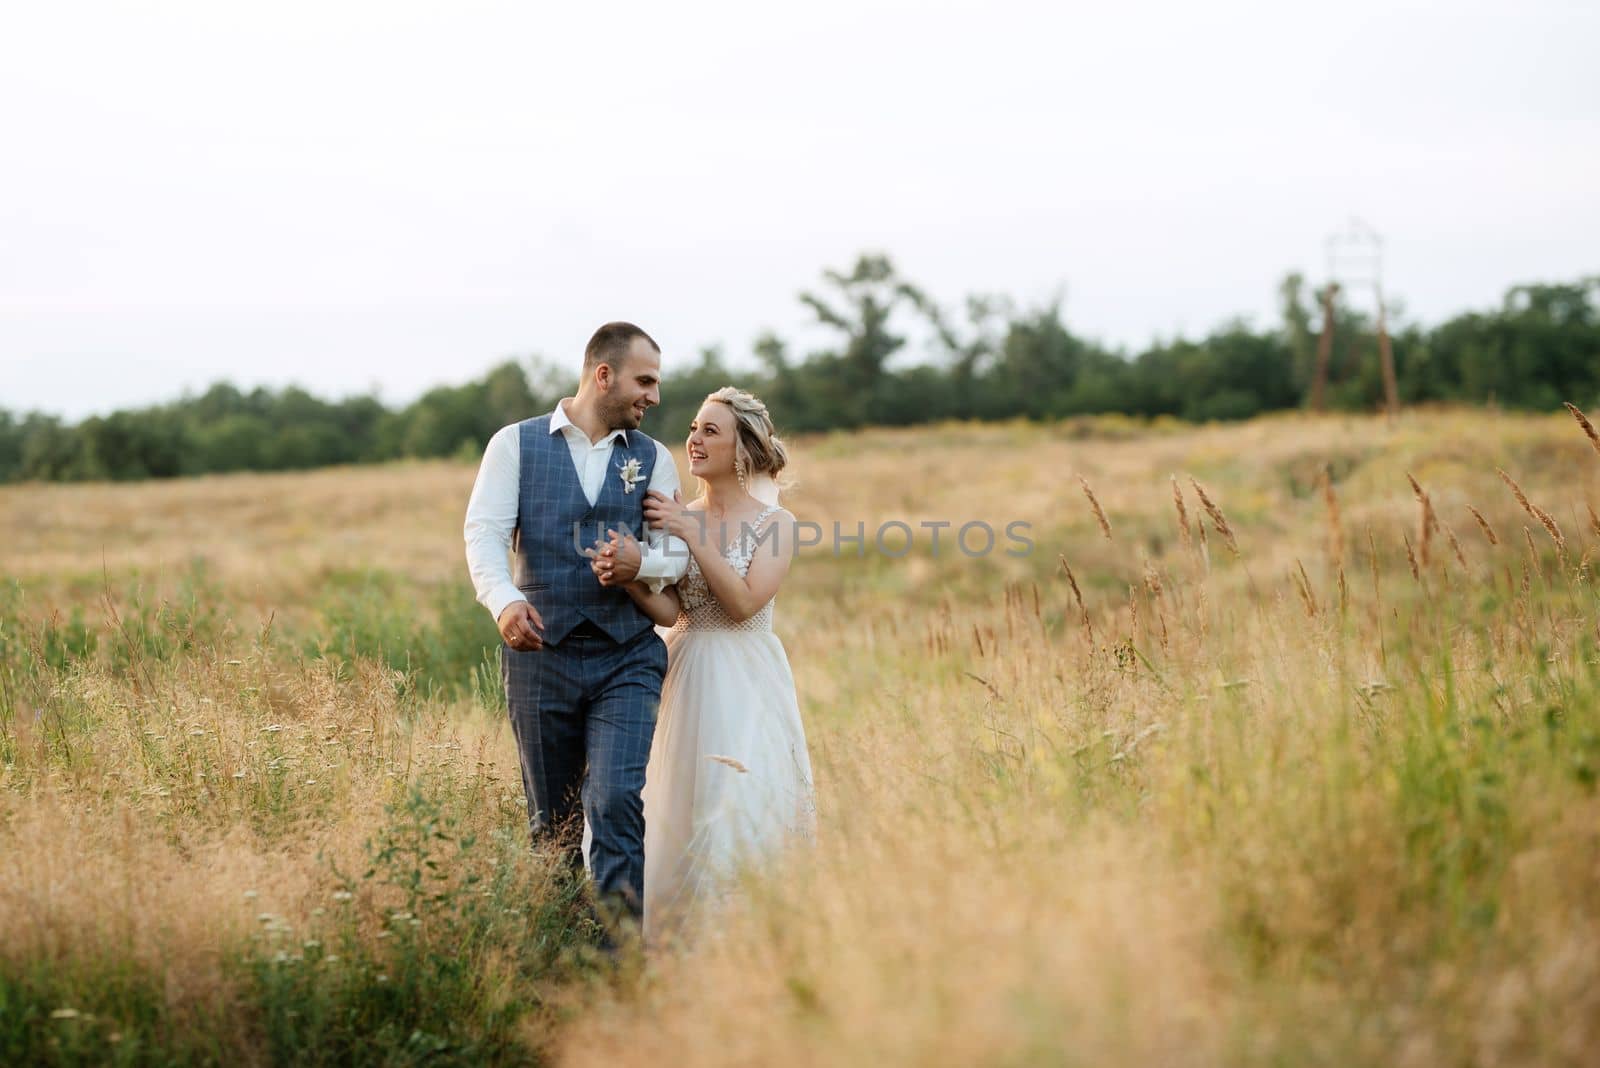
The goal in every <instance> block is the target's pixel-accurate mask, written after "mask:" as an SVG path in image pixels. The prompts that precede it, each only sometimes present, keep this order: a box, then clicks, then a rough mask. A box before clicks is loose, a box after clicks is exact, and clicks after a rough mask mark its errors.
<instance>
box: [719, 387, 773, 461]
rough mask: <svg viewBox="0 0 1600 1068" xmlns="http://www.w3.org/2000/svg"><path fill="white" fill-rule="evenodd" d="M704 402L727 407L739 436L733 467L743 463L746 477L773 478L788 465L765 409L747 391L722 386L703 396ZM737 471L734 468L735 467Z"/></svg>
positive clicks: (758, 400) (752, 394) (735, 443)
mask: <svg viewBox="0 0 1600 1068" xmlns="http://www.w3.org/2000/svg"><path fill="white" fill-rule="evenodd" d="M706 400H707V401H716V402H717V403H718V404H726V405H727V406H728V410H729V411H731V412H733V420H734V425H735V426H737V427H738V431H739V433H738V437H737V438H736V440H735V442H734V455H735V457H736V461H735V462H736V464H742V465H743V466H744V468H745V475H746V477H750V476H754V475H771V476H772V477H773V478H774V479H776V478H777V477H778V473H779V472H780V471H782V470H783V469H784V468H785V467H786V466H788V464H789V450H788V448H787V447H786V446H785V445H784V443H783V439H782V438H780V437H778V434H777V431H776V430H775V429H774V427H773V425H772V416H771V415H769V414H767V406H766V405H765V404H763V403H762V401H761V398H760V397H757V396H756V395H755V394H754V393H751V392H750V391H749V390H746V389H739V388H738V387H736V386H723V387H722V388H721V389H719V390H715V391H713V392H711V393H708V394H707V395H706ZM735 470H737V467H736V468H735Z"/></svg>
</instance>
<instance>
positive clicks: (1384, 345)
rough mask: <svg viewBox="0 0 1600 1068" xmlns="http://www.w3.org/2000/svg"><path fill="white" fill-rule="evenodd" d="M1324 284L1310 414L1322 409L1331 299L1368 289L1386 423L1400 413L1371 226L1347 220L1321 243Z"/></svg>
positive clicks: (1378, 247)
mask: <svg viewBox="0 0 1600 1068" xmlns="http://www.w3.org/2000/svg"><path fill="white" fill-rule="evenodd" d="M1323 249H1324V251H1325V253H1326V254H1327V261H1328V284H1327V285H1326V286H1324V287H1323V290H1322V333H1321V334H1320V335H1318V337H1317V367H1316V372H1315V374H1314V376H1313V377H1312V380H1311V410H1312V411H1314V412H1320V411H1322V410H1323V408H1324V399H1323V394H1324V392H1325V391H1326V389H1327V385H1328V360H1329V358H1330V357H1331V356H1332V354H1333V321H1334V307H1333V302H1334V299H1335V298H1336V297H1337V296H1338V295H1339V293H1340V292H1341V291H1344V290H1349V291H1353V292H1357V293H1360V292H1365V291H1367V290H1368V289H1369V288H1370V290H1371V293H1372V298H1373V301H1374V302H1375V303H1376V305H1377V324H1378V363H1379V365H1380V366H1381V367H1382V369H1383V400H1384V409H1385V411H1386V412H1387V414H1388V416H1389V418H1390V419H1393V418H1394V417H1395V415H1396V414H1398V413H1399V411H1400V388H1399V385H1398V384H1397V383H1396V381H1395V376H1394V349H1393V347H1392V346H1391V345H1390V344H1389V324H1388V314H1387V308H1386V306H1385V305H1384V300H1383V238H1382V237H1381V236H1380V235H1379V234H1378V231H1376V230H1374V229H1373V228H1372V227H1371V226H1368V225H1367V224H1366V223H1364V222H1362V221H1361V220H1360V219H1357V218H1355V217H1353V216H1352V217H1351V219H1350V220H1349V221H1348V222H1347V223H1345V225H1344V227H1343V228H1342V229H1340V230H1336V231H1334V232H1333V233H1331V234H1329V235H1328V238H1327V240H1326V241H1324V242H1323Z"/></svg>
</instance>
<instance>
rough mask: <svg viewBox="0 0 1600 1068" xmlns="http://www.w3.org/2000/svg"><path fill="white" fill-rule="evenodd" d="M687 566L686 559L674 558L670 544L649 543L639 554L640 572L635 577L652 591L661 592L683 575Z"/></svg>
mask: <svg viewBox="0 0 1600 1068" xmlns="http://www.w3.org/2000/svg"><path fill="white" fill-rule="evenodd" d="M686 566H687V562H686V561H678V560H674V559H673V558H672V555H671V552H670V549H669V548H668V546H656V545H648V546H645V547H644V548H643V549H642V551H641V552H640V554H639V573H638V574H637V575H636V576H634V577H635V578H637V579H638V580H639V581H640V582H643V583H644V584H645V585H646V586H648V587H649V589H650V592H651V593H660V592H661V591H662V590H664V589H666V588H667V587H668V586H670V585H672V584H673V583H674V582H677V581H678V580H679V579H680V578H682V577H683V572H684V568H685V567H686Z"/></svg>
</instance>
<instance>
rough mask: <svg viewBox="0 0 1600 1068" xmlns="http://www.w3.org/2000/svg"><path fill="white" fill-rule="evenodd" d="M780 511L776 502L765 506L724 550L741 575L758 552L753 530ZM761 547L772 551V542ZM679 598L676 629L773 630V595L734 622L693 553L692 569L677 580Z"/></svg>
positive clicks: (726, 557) (691, 559)
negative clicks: (770, 598) (746, 616)
mask: <svg viewBox="0 0 1600 1068" xmlns="http://www.w3.org/2000/svg"><path fill="white" fill-rule="evenodd" d="M777 510H778V506H777V505H770V506H768V507H767V508H764V509H762V511H761V514H760V515H758V516H756V518H755V520H754V521H753V522H752V523H750V525H749V526H748V527H746V528H744V533H743V536H742V537H737V538H734V539H733V541H732V543H731V544H729V545H728V547H727V548H725V549H723V550H722V558H723V559H724V560H726V561H728V563H730V564H732V565H733V569H734V570H735V571H737V572H738V573H739V577H740V578H744V577H745V576H747V575H749V574H750V562H751V561H752V560H754V559H755V554H756V552H757V551H758V548H759V547H758V546H757V544H756V537H757V535H756V534H754V533H752V532H757V531H760V529H761V524H762V523H764V522H766V521H767V517H769V516H770V515H772V513H774V512H776V511H777ZM761 546H762V547H766V548H767V549H768V551H771V542H762V543H761ZM678 598H679V600H681V601H682V602H683V611H682V612H680V613H679V614H678V621H677V622H676V623H675V624H673V627H672V629H673V630H689V629H694V630H733V631H746V632H757V631H770V630H771V629H772V604H773V601H776V600H777V598H776V597H774V598H773V599H772V600H770V601H768V602H767V603H766V604H764V605H762V606H761V610H760V611H759V612H757V613H756V614H755V615H753V616H751V617H750V618H749V619H746V620H744V621H743V622H735V621H734V620H732V619H730V618H728V613H727V612H725V611H724V610H723V608H722V604H721V602H719V601H718V600H717V599H716V598H715V597H714V596H712V594H711V587H709V586H707V585H706V577H705V574H704V573H703V572H702V571H701V570H700V562H699V561H698V560H696V559H695V558H694V557H693V556H691V557H689V570H688V571H686V572H684V576H683V578H682V579H680V580H679V581H678Z"/></svg>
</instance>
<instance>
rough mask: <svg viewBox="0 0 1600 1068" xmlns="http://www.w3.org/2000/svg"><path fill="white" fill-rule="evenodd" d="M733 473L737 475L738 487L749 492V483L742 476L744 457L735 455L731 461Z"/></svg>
mask: <svg viewBox="0 0 1600 1068" xmlns="http://www.w3.org/2000/svg"><path fill="white" fill-rule="evenodd" d="M733 473H734V474H736V475H738V476H739V488H740V489H742V490H744V491H745V492H746V493H749V492H750V485H749V483H747V482H746V481H745V478H744V457H743V456H739V457H736V458H735V459H734V461H733Z"/></svg>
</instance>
